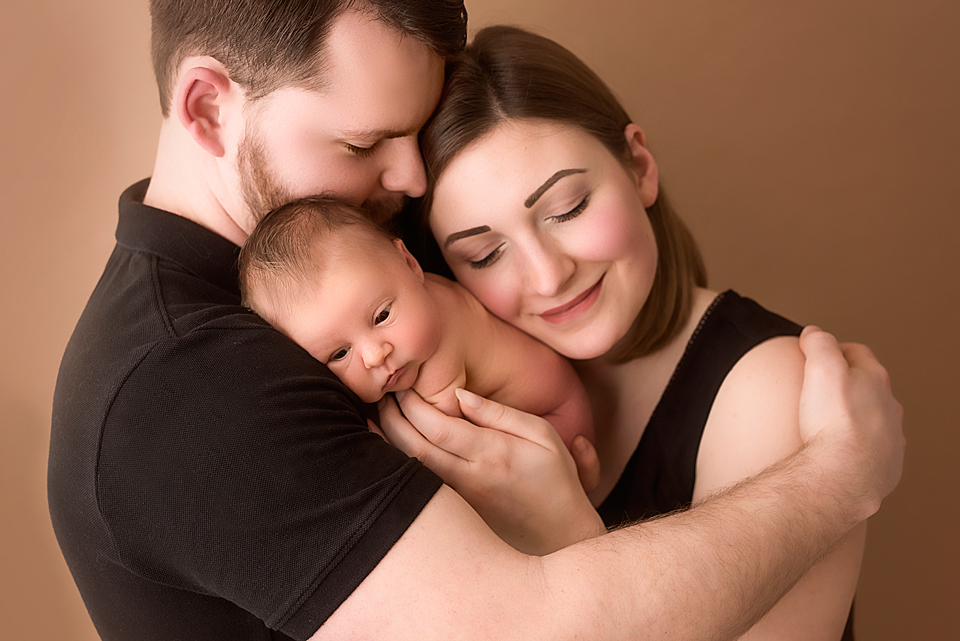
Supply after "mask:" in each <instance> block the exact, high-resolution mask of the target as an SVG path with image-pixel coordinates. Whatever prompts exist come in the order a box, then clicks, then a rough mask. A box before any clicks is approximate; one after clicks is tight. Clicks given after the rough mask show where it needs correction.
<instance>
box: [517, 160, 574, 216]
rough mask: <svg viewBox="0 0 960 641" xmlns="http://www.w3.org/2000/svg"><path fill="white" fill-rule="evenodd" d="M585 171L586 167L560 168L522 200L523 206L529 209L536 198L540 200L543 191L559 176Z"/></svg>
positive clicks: (551, 185)
mask: <svg viewBox="0 0 960 641" xmlns="http://www.w3.org/2000/svg"><path fill="white" fill-rule="evenodd" d="M585 173H587V170H586V169H561V170H560V171H558V172H557V173H555V174H554V175H552V176H550V177H549V178H547V182H545V183H543V184H542V185H540V186H539V187H538V188H537V190H536V191H535V192H533V193H532V194H530V196H529V197H528V198H527V199H526V200H525V201H523V206H524V207H526V208H527V209H530V208H531V207H533V204H534V203H535V202H537V201H538V200H540V196H542V195H543V194H544V192H546V191H547V190H548V189H550V188H551V187H553V185H554V183H556V182H557V181H558V180H560V179H561V178H565V177H567V176H569V175H570V174H585Z"/></svg>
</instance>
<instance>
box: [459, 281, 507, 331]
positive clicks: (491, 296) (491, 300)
mask: <svg viewBox="0 0 960 641" xmlns="http://www.w3.org/2000/svg"><path fill="white" fill-rule="evenodd" d="M461 284H463V285H464V286H465V287H466V288H467V289H469V290H470V291H471V292H472V293H473V295H474V296H476V297H477V300H479V301H480V302H481V303H483V306H484V307H486V308H487V309H488V310H490V313H492V314H493V315H494V316H496V317H498V318H500V319H501V320H504V321H506V322H508V323H511V324H515V323H516V320H515V319H516V318H517V317H518V316H519V304H518V298H517V295H516V292H515V291H513V290H512V287H511V285H510V283H506V282H500V281H499V280H498V279H493V278H476V279H470V280H468V281H466V282H464V281H461Z"/></svg>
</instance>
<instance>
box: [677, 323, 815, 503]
mask: <svg viewBox="0 0 960 641" xmlns="http://www.w3.org/2000/svg"><path fill="white" fill-rule="evenodd" d="M803 366H804V357H803V353H802V352H801V351H800V345H799V340H798V338H797V337H796V336H792V335H786V336H775V337H773V338H769V339H767V340H764V341H762V342H760V343H759V344H758V345H756V346H755V347H753V348H752V349H750V350H749V351H747V353H746V354H744V356H743V357H741V358H740V359H739V360H738V361H737V363H736V365H734V367H733V368H732V369H731V370H730V372H729V374H727V376H726V378H725V379H724V381H723V384H722V385H721V387H720V390H719V391H718V393H717V396H716V399H715V400H714V403H713V407H712V408H711V410H710V416H709V418H708V419H707V424H706V427H705V428H704V432H703V438H702V440H701V443H700V449H699V454H698V458H697V477H696V478H697V481H696V490H695V497H694V498H695V499H696V498H699V496H703V495H704V494H706V493H709V492H710V491H712V490H715V489H718V488H720V487H725V486H727V485H729V484H731V483H735V482H737V481H739V480H740V479H742V478H745V477H747V476H750V475H752V474H755V473H756V472H758V471H760V470H762V469H764V468H765V467H768V466H769V465H771V464H773V463H775V462H777V461H779V460H780V459H782V458H783V457H785V456H787V455H789V454H791V453H793V452H795V451H796V450H797V449H799V447H800V446H801V444H802V442H801V440H800V430H799V414H800V389H801V387H802V385H803Z"/></svg>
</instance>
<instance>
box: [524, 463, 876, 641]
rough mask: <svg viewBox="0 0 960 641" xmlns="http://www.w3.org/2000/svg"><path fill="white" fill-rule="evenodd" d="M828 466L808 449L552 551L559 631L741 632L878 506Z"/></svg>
mask: <svg viewBox="0 0 960 641" xmlns="http://www.w3.org/2000/svg"><path fill="white" fill-rule="evenodd" d="M828 476H829V473H828V472H827V471H825V470H824V469H823V468H822V467H821V465H820V463H819V462H818V461H817V460H816V459H815V458H813V457H812V456H811V455H810V452H809V451H808V449H805V450H801V451H800V452H798V453H797V454H795V455H793V456H792V457H790V458H788V459H786V460H784V461H783V462H781V463H780V464H778V465H776V466H774V467H772V468H770V469H768V470H767V471H765V472H763V473H761V474H759V475H758V476H756V477H753V478H751V479H748V480H746V481H744V482H742V483H740V484H738V485H737V486H734V487H733V488H731V489H729V490H726V491H725V492H723V493H721V494H719V495H716V496H714V497H711V498H710V499H708V500H705V501H703V502H701V503H700V504H698V505H697V506H695V507H693V508H692V509H690V510H688V511H687V512H685V513H682V514H673V515H670V516H669V517H665V518H663V517H662V518H658V519H655V520H652V521H647V522H645V523H642V524H638V525H634V526H630V527H626V528H622V529H620V530H617V531H615V532H612V533H610V534H608V535H606V536H602V537H598V538H595V539H592V540H589V541H585V542H583V543H580V544H578V545H575V546H571V547H569V548H567V549H565V550H562V551H560V552H557V553H556V554H553V555H550V556H548V557H544V558H543V560H542V568H543V569H542V571H543V581H544V584H545V586H546V593H547V594H548V595H549V597H550V601H548V602H547V603H546V607H547V608H548V609H549V610H550V611H552V612H553V613H554V616H555V621H556V623H557V627H556V629H555V630H554V632H555V635H554V636H555V638H578V637H576V635H573V634H570V632H572V631H574V630H579V631H581V632H582V633H583V635H584V637H586V638H591V639H606V638H617V637H619V636H621V635H624V634H625V633H626V634H625V636H627V637H629V638H659V637H669V638H672V639H685V640H690V641H694V640H700V639H703V640H707V639H710V640H717V639H734V638H736V637H738V636H739V635H741V634H742V633H744V632H745V631H746V630H748V629H749V628H750V627H751V626H752V625H753V624H754V623H755V622H756V621H757V620H758V619H760V617H762V616H763V615H764V614H765V613H766V612H767V611H768V610H769V609H770V608H771V607H772V606H773V605H774V604H776V603H777V601H778V600H779V599H780V597H781V596H783V595H784V594H785V593H786V592H787V591H788V590H789V589H790V588H791V587H792V586H793V584H794V583H796V581H797V580H799V578H800V577H801V576H802V575H803V574H804V573H805V572H806V571H807V570H808V569H809V568H810V567H811V566H812V565H813V564H814V563H815V562H816V561H817V560H818V559H819V558H820V557H821V556H823V555H824V554H825V553H826V552H827V551H828V550H829V549H830V547H831V546H832V545H833V544H834V543H835V542H836V541H838V540H839V539H840V538H841V537H842V536H843V535H844V534H845V533H846V532H847V531H848V530H850V529H851V528H852V527H853V526H854V525H856V523H858V522H859V521H861V520H862V519H863V518H865V517H866V516H868V515H869V513H870V512H871V511H872V510H873V509H875V508H874V507H872V506H869V505H864V504H863V502H862V501H860V500H858V499H859V497H857V495H856V493H855V492H851V491H850V488H847V487H843V485H842V479H841V478H828ZM834 476H836V475H834ZM550 638H554V637H550Z"/></svg>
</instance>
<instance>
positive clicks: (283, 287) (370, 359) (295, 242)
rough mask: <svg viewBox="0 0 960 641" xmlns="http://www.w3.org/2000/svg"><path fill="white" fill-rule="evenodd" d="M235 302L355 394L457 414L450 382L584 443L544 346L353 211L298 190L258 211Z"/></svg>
mask: <svg viewBox="0 0 960 641" xmlns="http://www.w3.org/2000/svg"><path fill="white" fill-rule="evenodd" d="M240 283H241V291H242V294H243V300H244V304H245V305H246V306H248V307H249V308H250V309H251V310H253V311H254V312H256V313H257V314H259V315H260V316H261V317H262V318H264V319H265V320H266V321H267V322H269V323H270V324H271V325H273V326H274V327H275V328H277V329H278V330H280V331H281V332H282V333H283V334H285V335H286V336H287V337H289V338H290V339H292V340H293V341H295V342H296V343H298V344H299V345H300V346H301V347H303V348H304V349H305V350H307V351H308V352H309V353H310V354H311V355H312V356H313V357H314V358H316V359H317V360H319V361H320V362H321V363H324V364H325V365H327V367H329V368H330V370H331V371H332V372H333V373H334V374H336V375H337V377H338V378H340V380H341V381H343V382H344V384H346V385H347V387H349V388H350V389H351V390H353V391H354V392H355V393H356V394H357V396H359V397H360V398H361V399H362V400H363V401H365V402H367V403H375V402H376V401H378V400H380V399H381V398H382V397H383V396H384V395H385V394H387V393H388V392H397V391H400V390H406V389H411V388H412V389H413V390H414V391H415V392H417V394H419V395H420V396H421V397H423V399H424V400H426V401H427V402H429V403H431V404H432V405H434V406H436V407H437V408H439V409H440V410H441V411H443V412H444V413H446V414H449V415H451V416H460V415H461V414H460V406H459V403H458V400H457V397H456V395H455V393H454V390H455V389H457V388H458V387H460V388H464V389H468V390H470V391H471V392H474V393H476V394H479V395H480V396H484V397H487V398H490V399H493V400H495V401H497V402H499V403H503V404H504V405H509V406H511V407H515V408H517V409H520V410H523V411H525V412H529V413H531V414H537V415H539V416H542V417H543V418H545V419H546V420H548V421H549V422H550V423H551V424H552V425H553V426H554V428H555V429H556V430H557V432H558V433H559V434H560V437H561V438H562V439H563V442H564V443H565V444H566V445H567V447H570V444H571V443H572V441H573V439H574V438H575V437H576V436H577V435H578V434H583V435H585V436H586V437H587V438H589V439H590V440H591V441H593V422H592V420H591V417H590V406H589V401H588V399H587V396H586V392H585V391H584V389H583V386H582V385H581V383H580V380H579V379H578V378H577V375H576V373H575V372H574V371H573V368H572V367H571V366H570V364H569V363H568V362H567V361H566V360H564V359H563V358H562V357H561V356H559V355H558V354H556V353H555V352H554V351H553V350H551V349H550V348H548V347H547V346H545V345H543V344H542V343H540V342H538V341H536V340H535V339H533V338H531V337H530V336H528V335H526V334H524V333H523V332H521V331H520V330H518V329H516V328H515V327H513V326H511V325H508V324H506V323H504V322H503V321H501V320H500V319H498V318H496V317H495V316H493V315H492V314H490V313H489V312H488V311H487V310H486V309H485V308H484V307H483V305H481V304H480V303H479V301H477V300H476V299H475V298H474V297H473V295H472V294H470V292H468V291H467V290H466V289H464V288H463V287H461V286H460V285H458V284H457V283H455V282H453V281H450V280H447V279H445V278H442V277H440V276H437V275H434V274H426V273H424V272H423V270H422V269H421V268H420V264H419V263H418V262H417V260H416V259H415V258H414V257H413V256H412V255H411V254H410V252H409V251H407V248H406V247H405V246H404V244H403V241H401V240H400V239H398V238H393V237H392V236H391V235H390V234H388V233H387V232H386V231H384V230H383V229H381V228H380V227H378V226H376V225H375V224H374V223H373V222H371V221H370V220H368V218H367V217H366V216H365V215H364V214H363V213H362V212H361V211H360V210H358V209H356V208H354V207H351V206H349V205H346V204H344V203H340V202H337V201H333V200H329V199H326V198H319V197H313V198H305V199H302V200H298V201H295V202H293V203H290V204H288V205H285V206H283V207H281V208H279V209H277V210H275V211H273V212H271V213H269V214H268V215H267V216H266V217H265V218H264V219H263V220H262V221H261V222H260V223H259V224H258V225H257V227H256V229H255V230H254V232H253V233H252V234H251V235H250V238H249V239H248V240H247V242H246V243H245V244H244V246H243V250H242V252H241V256H240Z"/></svg>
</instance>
